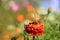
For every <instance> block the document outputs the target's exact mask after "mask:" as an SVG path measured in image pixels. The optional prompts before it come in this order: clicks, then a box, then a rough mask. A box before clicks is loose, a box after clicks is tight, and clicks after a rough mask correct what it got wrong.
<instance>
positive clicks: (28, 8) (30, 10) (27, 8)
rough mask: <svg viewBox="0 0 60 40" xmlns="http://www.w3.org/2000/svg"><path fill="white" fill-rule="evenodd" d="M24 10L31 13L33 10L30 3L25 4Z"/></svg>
mask: <svg viewBox="0 0 60 40" xmlns="http://www.w3.org/2000/svg"><path fill="white" fill-rule="evenodd" d="M26 10H27V12H28V13H31V12H32V11H33V7H32V6H31V5H28V6H26Z"/></svg>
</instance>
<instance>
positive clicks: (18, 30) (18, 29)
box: [14, 27, 20, 35]
mask: <svg viewBox="0 0 60 40" xmlns="http://www.w3.org/2000/svg"><path fill="white" fill-rule="evenodd" d="M19 33H20V28H19V27H16V28H15V30H14V34H15V35H16V34H19Z"/></svg>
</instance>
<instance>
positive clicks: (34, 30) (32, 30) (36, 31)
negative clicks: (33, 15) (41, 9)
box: [25, 22, 44, 36]
mask: <svg viewBox="0 0 60 40" xmlns="http://www.w3.org/2000/svg"><path fill="white" fill-rule="evenodd" d="M25 31H26V32H27V33H28V34H30V35H31V36H40V35H42V34H43V33H44V25H43V24H38V23H36V22H33V23H29V24H28V25H27V26H26V29H25Z"/></svg>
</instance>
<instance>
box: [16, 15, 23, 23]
mask: <svg viewBox="0 0 60 40" xmlns="http://www.w3.org/2000/svg"><path fill="white" fill-rule="evenodd" d="M16 18H17V21H18V22H23V21H24V16H23V15H18V16H17V17H16Z"/></svg>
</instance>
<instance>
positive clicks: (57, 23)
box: [0, 0, 60, 40]
mask: <svg viewBox="0 0 60 40" xmlns="http://www.w3.org/2000/svg"><path fill="white" fill-rule="evenodd" d="M34 14H36V15H34ZM35 17H36V18H35ZM35 20H38V23H42V24H44V29H45V33H44V34H43V35H41V36H39V37H36V40H60V0H0V40H13V39H14V37H17V38H16V40H24V38H25V40H27V39H29V40H32V37H31V36H29V35H28V34H26V33H25V32H24V30H25V25H27V24H29V23H30V22H34V21H35ZM14 40H15V39H14Z"/></svg>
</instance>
